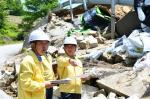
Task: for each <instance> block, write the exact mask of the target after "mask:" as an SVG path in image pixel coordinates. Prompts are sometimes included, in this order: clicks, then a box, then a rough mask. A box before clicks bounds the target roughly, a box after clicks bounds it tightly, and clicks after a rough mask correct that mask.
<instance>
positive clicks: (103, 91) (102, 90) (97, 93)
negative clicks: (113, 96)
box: [94, 89, 106, 97]
mask: <svg viewBox="0 0 150 99" xmlns="http://www.w3.org/2000/svg"><path fill="white" fill-rule="evenodd" d="M99 94H103V95H104V96H106V92H105V90H104V89H101V90H99V91H97V92H95V93H94V97H97V96H98V95H99Z"/></svg>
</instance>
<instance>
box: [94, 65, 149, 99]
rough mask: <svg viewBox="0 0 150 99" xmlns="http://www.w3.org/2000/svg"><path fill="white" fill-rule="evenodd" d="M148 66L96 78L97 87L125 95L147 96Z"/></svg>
mask: <svg viewBox="0 0 150 99" xmlns="http://www.w3.org/2000/svg"><path fill="white" fill-rule="evenodd" d="M149 71H150V68H144V69H143V70H141V71H138V72H134V71H125V72H122V73H117V74H115V75H111V76H108V77H105V78H103V79H100V80H97V83H98V85H99V87H101V88H104V89H107V91H112V92H114V93H116V94H118V95H122V96H125V97H129V96H132V95H134V94H136V95H137V97H139V98H142V97H149V96H150V95H149V92H148V91H149V82H150V77H149V73H150V72H149Z"/></svg>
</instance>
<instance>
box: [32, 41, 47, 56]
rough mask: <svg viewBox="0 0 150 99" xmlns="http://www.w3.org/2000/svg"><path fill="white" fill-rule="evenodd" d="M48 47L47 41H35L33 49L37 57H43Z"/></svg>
mask: <svg viewBox="0 0 150 99" xmlns="http://www.w3.org/2000/svg"><path fill="white" fill-rule="evenodd" d="M48 46H49V42H48V41H36V45H35V49H36V51H37V53H38V54H39V55H43V54H44V53H45V52H46V51H47V49H48Z"/></svg>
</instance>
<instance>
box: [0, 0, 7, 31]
mask: <svg viewBox="0 0 150 99" xmlns="http://www.w3.org/2000/svg"><path fill="white" fill-rule="evenodd" d="M5 9H6V2H5V1H4V0H0V29H1V28H3V27H4V25H5V20H6V18H5V17H6V15H7V13H6V10H5Z"/></svg>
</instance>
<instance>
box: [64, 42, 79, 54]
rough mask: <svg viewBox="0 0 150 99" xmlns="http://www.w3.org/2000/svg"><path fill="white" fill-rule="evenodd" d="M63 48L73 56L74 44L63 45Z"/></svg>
mask: <svg viewBox="0 0 150 99" xmlns="http://www.w3.org/2000/svg"><path fill="white" fill-rule="evenodd" d="M64 50H65V53H66V54H67V55H68V56H70V57H73V56H74V55H75V52H76V45H72V44H67V45H64Z"/></svg>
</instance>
